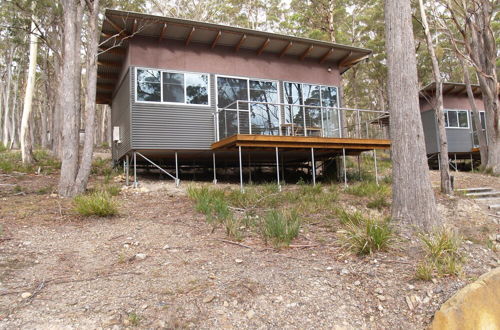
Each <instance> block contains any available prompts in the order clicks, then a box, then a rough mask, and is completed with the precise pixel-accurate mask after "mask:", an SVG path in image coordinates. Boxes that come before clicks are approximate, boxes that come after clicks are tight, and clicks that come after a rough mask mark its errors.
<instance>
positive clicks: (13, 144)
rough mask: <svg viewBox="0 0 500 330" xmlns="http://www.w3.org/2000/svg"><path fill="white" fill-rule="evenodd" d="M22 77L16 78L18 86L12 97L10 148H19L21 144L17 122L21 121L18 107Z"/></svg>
mask: <svg viewBox="0 0 500 330" xmlns="http://www.w3.org/2000/svg"><path fill="white" fill-rule="evenodd" d="M20 80H21V77H19V75H18V78H17V79H16V86H15V87H14V97H13V98H12V110H11V118H10V122H9V123H10V133H9V136H10V141H9V149H17V148H18V146H19V144H18V140H19V139H18V129H17V123H18V122H20V120H19V111H17V109H18V97H17V96H18V95H19V86H20V82H19V81H20Z"/></svg>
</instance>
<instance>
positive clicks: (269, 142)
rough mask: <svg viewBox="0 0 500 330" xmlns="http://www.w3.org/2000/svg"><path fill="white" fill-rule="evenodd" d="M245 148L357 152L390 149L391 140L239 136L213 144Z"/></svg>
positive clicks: (218, 147)
mask: <svg viewBox="0 0 500 330" xmlns="http://www.w3.org/2000/svg"><path fill="white" fill-rule="evenodd" d="M237 147H245V148H276V147H278V148H288V149H310V148H315V149H337V150H338V149H346V150H352V151H357V152H362V151H368V150H374V149H378V150H381V149H389V148H390V147H391V142H390V140H382V139H350V138H324V137H314V136H307V137H305V136H275V135H249V134H237V135H233V136H231V137H228V138H225V139H223V140H220V141H218V142H215V143H213V144H212V150H224V149H226V150H227V149H233V148H237Z"/></svg>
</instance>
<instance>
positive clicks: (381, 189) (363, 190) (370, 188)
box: [345, 182, 390, 197]
mask: <svg viewBox="0 0 500 330" xmlns="http://www.w3.org/2000/svg"><path fill="white" fill-rule="evenodd" d="M345 192H346V193H348V194H350V195H354V196H358V197H367V196H389V193H390V189H389V186H387V185H385V184H380V185H377V184H376V183H375V182H362V183H358V184H355V185H353V186H350V187H347V188H346V189H345Z"/></svg>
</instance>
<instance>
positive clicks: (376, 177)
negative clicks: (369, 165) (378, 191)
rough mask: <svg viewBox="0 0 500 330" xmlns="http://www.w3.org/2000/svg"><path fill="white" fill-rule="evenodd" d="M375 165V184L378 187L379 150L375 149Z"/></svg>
mask: <svg viewBox="0 0 500 330" xmlns="http://www.w3.org/2000/svg"><path fill="white" fill-rule="evenodd" d="M373 163H374V164H375V183H376V184H377V186H378V168H377V150H376V149H373Z"/></svg>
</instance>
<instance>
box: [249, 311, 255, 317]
mask: <svg viewBox="0 0 500 330" xmlns="http://www.w3.org/2000/svg"><path fill="white" fill-rule="evenodd" d="M254 316H255V312H254V311H253V310H249V311H248V312H247V318H249V319H251V318H253V317H254Z"/></svg>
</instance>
